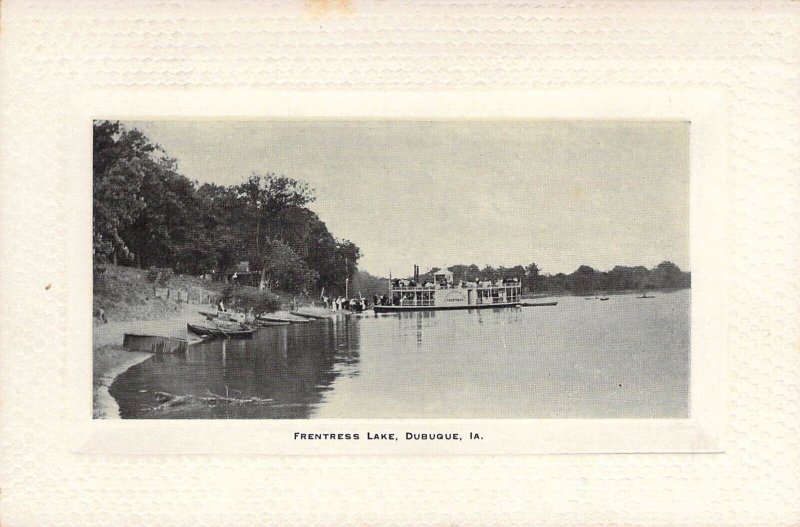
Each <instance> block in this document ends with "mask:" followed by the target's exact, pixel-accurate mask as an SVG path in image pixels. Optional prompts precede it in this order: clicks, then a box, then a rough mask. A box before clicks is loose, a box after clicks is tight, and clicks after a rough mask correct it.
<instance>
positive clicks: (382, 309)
mask: <svg viewBox="0 0 800 527" xmlns="http://www.w3.org/2000/svg"><path fill="white" fill-rule="evenodd" d="M518 305H519V303H518V302H506V303H502V304H500V303H498V304H475V305H468V304H460V305H455V306H375V307H374V308H373V309H374V310H375V313H404V312H406V311H453V310H456V309H489V308H501V307H502V308H505V307H517V306H518Z"/></svg>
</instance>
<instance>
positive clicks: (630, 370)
mask: <svg viewBox="0 0 800 527" xmlns="http://www.w3.org/2000/svg"><path fill="white" fill-rule="evenodd" d="M690 299H691V297H690V291H679V292H676V293H671V294H664V295H660V296H659V297H658V298H657V299H656V300H648V301H641V300H637V299H636V297H635V296H633V295H628V296H624V295H618V296H615V297H614V298H613V299H611V300H610V301H608V302H586V301H584V300H583V299H582V298H572V297H565V298H560V299H558V306H557V307H541V308H538V307H537V308H518V309H516V308H513V309H500V308H487V309H476V310H456V311H438V312H433V311H421V312H409V313H398V314H386V315H377V316H363V317H341V318H338V319H335V320H325V321H315V322H310V323H308V324H300V325H294V326H282V327H272V328H264V329H261V330H259V331H258V333H257V334H256V335H255V337H254V338H253V339H252V340H228V341H216V342H212V343H207V344H202V345H198V346H192V347H190V348H189V351H188V352H187V353H186V354H185V355H156V356H153V357H152V358H151V359H148V360H147V361H145V362H143V363H141V364H139V365H137V366H134V367H133V368H131V369H130V370H128V371H127V372H126V373H124V374H123V375H121V376H120V377H119V378H118V379H117V381H116V382H115V383H114V384H113V385H112V386H111V389H110V392H111V394H112V395H113V396H114V397H115V398H116V399H117V400H118V402H119V404H120V408H121V413H122V415H123V416H124V417H143V418H164V417H169V418H308V417H314V418H341V417H350V418H404V417H415V418H535V417H558V418H569V417H589V418H635V417H673V418H677V417H686V416H687V415H688V407H689V404H688V403H689V398H688V387H689V336H690V331H689V320H690V317H689V313H690V309H689V308H690ZM158 391H161V392H168V393H171V394H176V395H195V396H198V397H199V396H203V395H204V394H206V393H207V392H212V393H215V394H218V395H226V394H232V395H234V396H237V397H238V396H239V395H241V396H242V397H259V398H268V399H271V401H270V403H269V404H267V405H256V406H253V405H242V406H231V405H223V406H218V407H203V406H202V405H201V406H200V407H197V405H195V407H193V408H189V407H186V408H174V409H170V411H169V412H153V411H152V410H151V408H152V407H153V406H156V405H157V404H158V400H157V397H156V395H155V392H158Z"/></svg>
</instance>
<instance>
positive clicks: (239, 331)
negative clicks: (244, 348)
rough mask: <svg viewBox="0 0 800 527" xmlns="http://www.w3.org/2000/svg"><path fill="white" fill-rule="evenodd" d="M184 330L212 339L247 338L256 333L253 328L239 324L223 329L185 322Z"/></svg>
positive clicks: (216, 326)
mask: <svg viewBox="0 0 800 527" xmlns="http://www.w3.org/2000/svg"><path fill="white" fill-rule="evenodd" d="M186 328H187V329H188V330H189V331H190V332H192V333H194V334H195V335H211V336H214V337H226V338H249V337H252V336H253V333H255V332H256V330H255V328H249V327H247V326H243V325H241V324H239V325H236V326H230V327H224V326H221V325H219V324H216V325H213V326H204V325H201V324H192V323H189V322H187V323H186Z"/></svg>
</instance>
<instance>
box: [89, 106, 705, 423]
mask: <svg viewBox="0 0 800 527" xmlns="http://www.w3.org/2000/svg"><path fill="white" fill-rule="evenodd" d="M690 130H691V124H690V123H689V122H686V121H679V120H675V121H667V120H663V121H653V120H650V121H646V120H642V121H616V120H594V121H575V120H562V121H557V120H512V119H506V120H477V119H472V120H466V119H461V120H443V119H440V120H400V119H378V118H374V119H362V120H352V119H351V120H343V119H339V120H337V119H306V118H304V119H291V120H279V119H264V120H234V119H220V120H209V119H196V120H187V119H182V120H175V119H149V120H147V119H142V120H135V119H130V118H128V119H113V118H108V119H95V120H94V122H93V232H92V234H93V247H92V250H93V364H92V366H93V378H94V387H93V394H94V396H93V398H94V402H93V417H94V418H116V417H121V418H125V419H326V418H458V419H494V418H498V419H500V418H513V419H543V418H560V419H570V418H581V419H605V418H673V419H686V418H689V417H690V415H691V408H692V407H691V393H690V375H691V372H690V359H691V349H690V336H691V327H690V312H691V262H690V258H689V256H690V255H689V252H690V251H689V180H690V173H689V172H690V164H689V158H690V152H689V144H690V143H689V136H690Z"/></svg>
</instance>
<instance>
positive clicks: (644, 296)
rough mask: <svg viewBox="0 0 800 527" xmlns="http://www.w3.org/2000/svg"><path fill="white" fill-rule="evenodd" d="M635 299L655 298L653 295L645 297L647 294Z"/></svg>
mask: <svg viewBox="0 0 800 527" xmlns="http://www.w3.org/2000/svg"><path fill="white" fill-rule="evenodd" d="M636 298H655V296H653V295H650V296H647V293H643V294H642V296H637V297H636Z"/></svg>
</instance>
